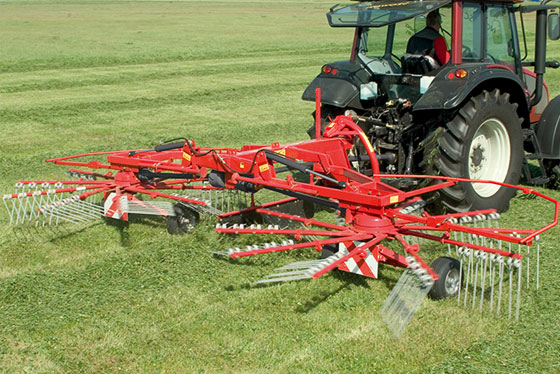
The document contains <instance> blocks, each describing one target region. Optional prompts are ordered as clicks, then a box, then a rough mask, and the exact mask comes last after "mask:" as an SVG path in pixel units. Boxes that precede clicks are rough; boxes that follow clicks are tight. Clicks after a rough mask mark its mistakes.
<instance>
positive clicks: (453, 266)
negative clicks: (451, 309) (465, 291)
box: [428, 257, 462, 300]
mask: <svg viewBox="0 0 560 374" xmlns="http://www.w3.org/2000/svg"><path fill="white" fill-rule="evenodd" d="M431 267H432V269H433V270H434V271H435V272H436V274H437V275H438V276H439V279H438V280H437V281H435V282H434V285H433V286H432V289H431V290H430V292H429V293H428V296H430V298H432V299H435V300H439V299H444V298H446V297H453V296H457V293H458V292H459V289H460V287H461V284H462V279H461V278H462V277H461V271H460V269H461V263H460V262H459V261H458V260H457V259H454V258H451V257H438V258H436V259H435V260H434V262H432V265H431Z"/></svg>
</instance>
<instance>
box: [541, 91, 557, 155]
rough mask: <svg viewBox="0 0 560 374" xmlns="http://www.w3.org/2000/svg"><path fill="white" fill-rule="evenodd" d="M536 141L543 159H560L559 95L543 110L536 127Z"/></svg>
mask: <svg viewBox="0 0 560 374" xmlns="http://www.w3.org/2000/svg"><path fill="white" fill-rule="evenodd" d="M537 140H538V141H539V145H540V147H541V152H542V155H543V158H548V159H560V95H559V96H556V97H555V98H554V99H552V100H551V101H550V102H549V103H548V105H547V107H546V108H545V110H544V112H543V114H542V116H541V119H540V121H539V124H538V125H537Z"/></svg>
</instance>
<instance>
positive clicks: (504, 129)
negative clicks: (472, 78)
mask: <svg viewBox="0 0 560 374" xmlns="http://www.w3.org/2000/svg"><path fill="white" fill-rule="evenodd" d="M517 106H518V105H517V103H512V102H510V95H509V94H508V93H500V90H498V89H495V90H493V91H492V92H488V91H483V92H482V93H480V94H479V95H476V96H473V97H471V98H470V99H469V100H468V101H467V102H466V103H465V104H464V105H463V107H462V108H461V109H459V111H458V112H457V113H456V114H455V115H454V117H453V118H451V120H450V121H449V122H447V123H446V126H445V127H444V128H443V129H439V130H436V131H434V132H433V133H432V135H431V136H432V137H433V138H432V139H428V140H427V141H425V143H426V144H429V145H430V146H426V147H425V149H424V152H425V153H424V160H425V161H424V162H425V163H424V172H425V173H426V174H432V175H443V176H447V177H459V178H471V179H492V180H495V181H497V182H503V183H508V184H513V185H516V184H517V183H518V182H519V178H520V176H521V166H522V162H523V138H522V132H521V122H522V119H521V118H519V116H518V115H517ZM485 147H486V148H488V149H486V148H485ZM506 152H507V153H508V154H506ZM498 165H499V166H500V167H498ZM506 166H507V167H506ZM506 169H507V170H506ZM515 192H516V190H514V189H512V188H508V187H503V186H497V185H494V184H482V183H481V184H479V185H475V184H471V183H457V184H456V185H454V186H452V187H448V188H444V189H442V190H439V191H438V193H439V196H438V198H437V199H432V200H433V201H432V203H431V205H430V206H429V207H428V210H429V211H430V212H431V213H445V212H466V211H470V210H478V209H489V208H494V209H497V210H498V211H500V212H501V211H505V210H507V209H508V208H509V201H510V200H511V198H512V197H513V196H514V195H515Z"/></svg>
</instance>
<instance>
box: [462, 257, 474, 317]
mask: <svg viewBox="0 0 560 374" xmlns="http://www.w3.org/2000/svg"><path fill="white" fill-rule="evenodd" d="M465 255H466V256H467V257H468V260H469V262H468V265H467V281H466V282H465V299H464V300H465V301H464V306H465V307H466V306H467V298H468V295H469V278H470V276H471V272H472V266H473V250H472V249H470V248H466V249H465Z"/></svg>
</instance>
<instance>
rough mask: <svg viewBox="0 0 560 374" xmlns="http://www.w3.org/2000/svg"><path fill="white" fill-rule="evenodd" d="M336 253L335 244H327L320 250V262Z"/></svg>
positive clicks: (336, 247)
mask: <svg viewBox="0 0 560 374" xmlns="http://www.w3.org/2000/svg"><path fill="white" fill-rule="evenodd" d="M336 252H338V246H337V245H336V244H327V245H324V246H323V248H322V249H321V260H323V259H325V258H327V257H331V256H332V255H334V254H335V253H336Z"/></svg>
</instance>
